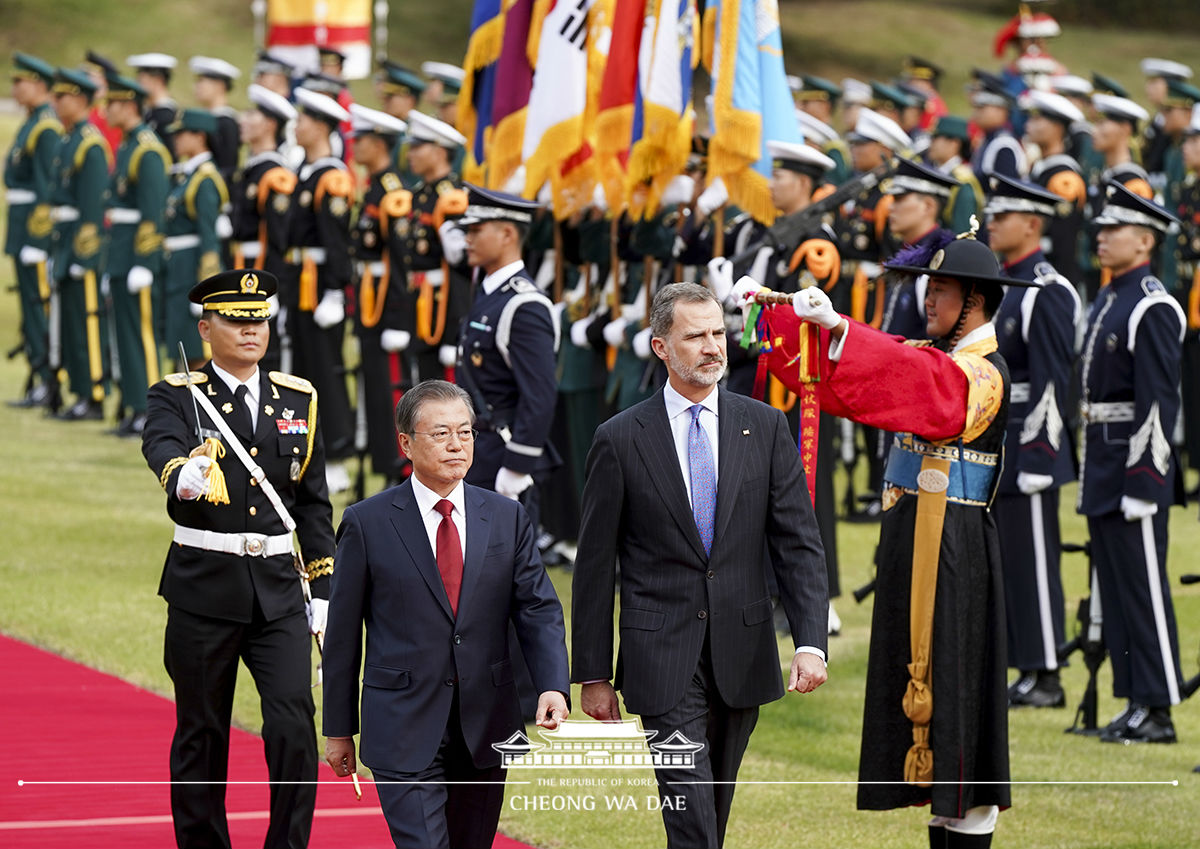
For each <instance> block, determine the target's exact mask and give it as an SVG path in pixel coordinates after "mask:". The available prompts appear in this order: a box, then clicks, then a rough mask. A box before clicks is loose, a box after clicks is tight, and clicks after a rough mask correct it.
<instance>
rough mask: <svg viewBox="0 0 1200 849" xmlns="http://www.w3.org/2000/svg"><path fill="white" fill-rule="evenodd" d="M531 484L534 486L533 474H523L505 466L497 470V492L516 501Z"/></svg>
mask: <svg viewBox="0 0 1200 849" xmlns="http://www.w3.org/2000/svg"><path fill="white" fill-rule="evenodd" d="M531 486H533V476H532V475H522V474H520V473H518V472H514V471H512V470H511V469H506V468H504V467H503V466H501V467H500V471H498V472H496V492H497V493H498V494H500V495H503V496H504V497H505V498H511V499H512V500H513V501H516V500H517V499H518V498H519V497H520V495H521V493H522V492H524V491H525V490H527V489H529V487H531Z"/></svg>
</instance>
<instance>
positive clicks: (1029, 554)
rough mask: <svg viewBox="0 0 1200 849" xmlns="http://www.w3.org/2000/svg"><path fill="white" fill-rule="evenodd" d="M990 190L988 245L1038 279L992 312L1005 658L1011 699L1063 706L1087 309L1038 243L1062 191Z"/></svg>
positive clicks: (1005, 183) (1016, 273)
mask: <svg viewBox="0 0 1200 849" xmlns="http://www.w3.org/2000/svg"><path fill="white" fill-rule="evenodd" d="M990 189H991V192H990V197H989V200H988V205H987V208H986V209H985V210H984V212H985V213H986V214H987V219H988V225H987V226H988V244H989V246H990V247H991V248H992V250H994V251H995V252H996V253H997V254H999V255H1000V257H1001V258H1002V259H1003V261H1004V267H1003V269H1004V275H1005V276H1006V277H1012V278H1014V279H1019V280H1023V281H1027V282H1030V283H1034V284H1036V285H1035V286H1033V287H1013V288H1011V289H1009V290H1008V292H1007V293H1005V295H1004V300H1003V301H1002V302H1001V303H1000V309H999V310H997V311H996V315H995V317H994V318H993V319H992V322H993V324H995V325H996V341H997V342H998V343H999V345H1000V353H1001V355H1002V356H1003V357H1004V361H1005V362H1006V363H1007V364H1008V370H1009V376H1010V377H1011V379H1012V384H1011V386H1010V389H1009V413H1008V432H1007V434H1006V436H1005V450H1004V467H1003V469H1002V470H1001V472H1000V481H999V484H998V488H997V495H996V499H995V501H994V503H993V507H992V512H993V513H994V515H995V517H996V526H997V527H998V529H999V531H1000V534H999V538H1000V555H1001V559H1002V560H1003V562H1004V590H1005V599H1006V601H1005V610H1006V612H1007V617H1008V665H1009V666H1010V667H1013V668H1015V669H1017V670H1019V672H1020V676H1019V677H1018V679H1017V680H1016V681H1015V682H1014V683H1013V684H1012V685H1011V686H1010V687H1009V690H1008V703H1009V705H1012V706H1030V707H1038V708H1045V707H1062V706H1063V705H1064V704H1065V703H1066V700H1065V696H1064V694H1063V689H1062V684H1061V683H1060V681H1059V675H1058V647H1059V646H1060V645H1062V643H1063V642H1064V639H1065V637H1064V623H1063V614H1064V610H1063V589H1062V574H1061V572H1060V570H1059V560H1060V553H1061V552H1060V545H1061V543H1060V534H1059V526H1058V491H1059V488H1060V487H1061V486H1062V485H1063V484H1066V483H1069V482H1071V481H1073V480H1074V479H1075V469H1074V458H1073V451H1072V440H1071V434H1070V430H1069V427H1070V426H1069V424H1068V423H1069V422H1070V421H1071V419H1072V414H1071V411H1070V410H1069V409H1068V403H1069V398H1070V393H1071V379H1072V372H1073V369H1074V365H1075V328H1076V326H1077V325H1078V323H1079V320H1080V317H1081V315H1082V310H1083V308H1082V305H1081V303H1080V300H1079V294H1078V293H1077V292H1076V291H1075V284H1073V283H1072V282H1071V281H1070V280H1067V279H1066V278H1065V277H1063V276H1062V275H1061V274H1058V273H1057V272H1056V271H1055V270H1054V267H1053V266H1052V265H1051V264H1050V263H1049V262H1048V261H1047V260H1046V255H1045V254H1044V253H1043V252H1042V249H1041V238H1042V232H1043V230H1044V229H1045V228H1046V226H1047V224H1048V222H1050V221H1052V220H1054V218H1055V217H1056V216H1057V215H1058V205H1059V204H1060V203H1062V199H1061V198H1059V197H1058V196H1057V195H1055V194H1052V193H1050V192H1048V191H1045V190H1044V189H1041V188H1039V187H1037V186H1034V185H1032V184H1030V183H1020V182H1017V181H1016V180H1011V179H1009V178H1008V177H1004V176H1001V175H996V176H993V177H992V179H991V186H990Z"/></svg>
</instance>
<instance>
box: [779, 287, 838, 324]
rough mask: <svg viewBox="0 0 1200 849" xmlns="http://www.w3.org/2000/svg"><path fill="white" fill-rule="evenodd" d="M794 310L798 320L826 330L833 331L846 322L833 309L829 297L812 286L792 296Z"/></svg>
mask: <svg viewBox="0 0 1200 849" xmlns="http://www.w3.org/2000/svg"><path fill="white" fill-rule="evenodd" d="M792 310H794V311H795V313H796V317H797V318H801V319H804V320H805V321H811V322H813V323H814V324H817V325H820V326H821V327H824V328H825V329H826V330H833V328H835V327H837V326H838V325H839V324H841V323H842V322H843V321H845V319H843V318H842V317H841V315H839V314H838V312H837V311H836V310H835V309H834V308H833V302H832V301H830V300H829V296H828V295H826V294H825V293H824V292H822V291H821V290H820V289H818V288H817V287H816V286H810V287H809V288H807V289H802V290H800V291H799V292H797V293H796V294H794V295H792Z"/></svg>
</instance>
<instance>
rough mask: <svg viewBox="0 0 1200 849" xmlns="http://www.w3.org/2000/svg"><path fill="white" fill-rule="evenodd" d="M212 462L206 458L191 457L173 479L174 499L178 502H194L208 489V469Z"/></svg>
mask: <svg viewBox="0 0 1200 849" xmlns="http://www.w3.org/2000/svg"><path fill="white" fill-rule="evenodd" d="M211 465H212V460H211V459H209V458H208V457H204V456H199V457H192V458H191V459H190V460H188V461H187V462H186V463H184V464H183V468H182V469H180V470H179V477H178V478H176V479H175V497H176V498H178V499H179V500H180V501H195V500H196V499H197V498H199V497H200V496H201V495H203V494H204V491H205V490H206V489H208V467H209V466H211Z"/></svg>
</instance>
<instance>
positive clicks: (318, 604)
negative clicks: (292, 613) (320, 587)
mask: <svg viewBox="0 0 1200 849" xmlns="http://www.w3.org/2000/svg"><path fill="white" fill-rule="evenodd" d="M304 615H305V616H306V617H307V618H308V633H310V634H322V633H324V632H325V626H326V624H328V622H329V599H327V598H314V599H312V600H311V601H306V602H305V603H304Z"/></svg>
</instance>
